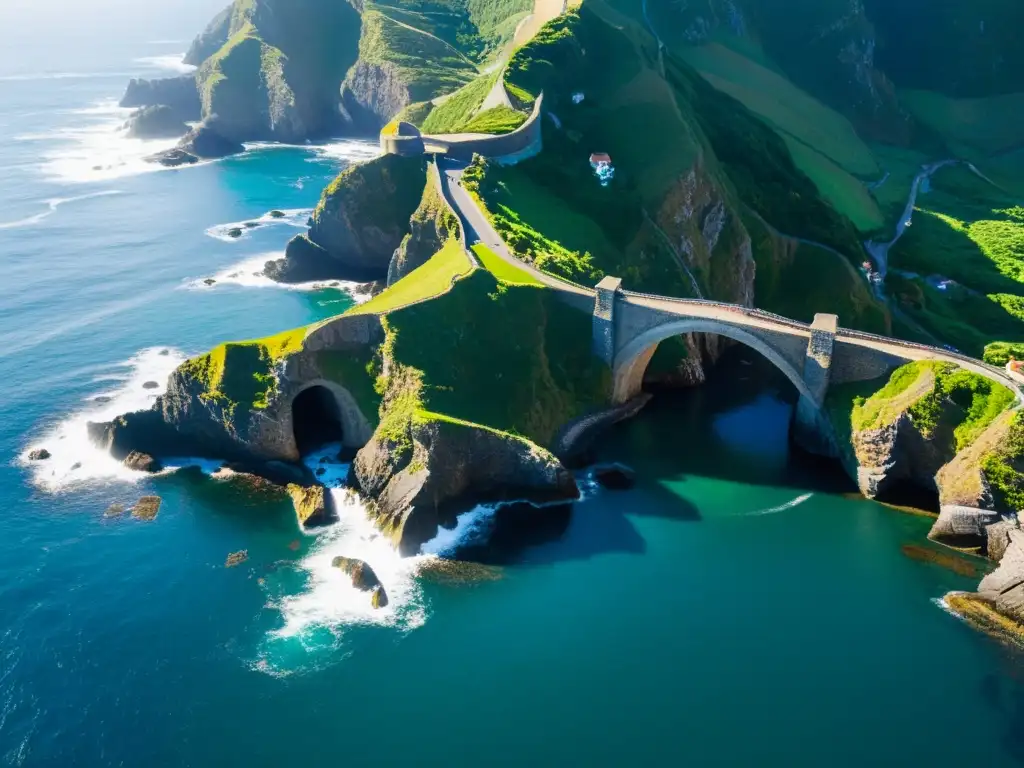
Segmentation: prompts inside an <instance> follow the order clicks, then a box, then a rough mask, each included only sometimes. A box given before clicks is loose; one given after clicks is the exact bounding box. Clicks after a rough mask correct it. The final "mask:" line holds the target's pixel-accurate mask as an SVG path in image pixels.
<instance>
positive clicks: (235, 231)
mask: <svg viewBox="0 0 1024 768" xmlns="http://www.w3.org/2000/svg"><path fill="white" fill-rule="evenodd" d="M226 234H227V236H228V237H231V238H234V239H236V240H237V239H238V238H240V237H241V236H242V230H241V228H239V227H232V228H231V229H229V230H228V231H227V233H226Z"/></svg>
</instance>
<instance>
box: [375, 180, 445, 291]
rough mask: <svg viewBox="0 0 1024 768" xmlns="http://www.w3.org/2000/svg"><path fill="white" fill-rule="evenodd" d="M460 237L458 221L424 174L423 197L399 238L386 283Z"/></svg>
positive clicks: (402, 274)
mask: <svg viewBox="0 0 1024 768" xmlns="http://www.w3.org/2000/svg"><path fill="white" fill-rule="evenodd" d="M458 236H459V220H458V219H457V218H456V217H455V215H454V214H453V213H452V212H451V210H450V209H449V208H448V207H447V206H446V205H445V204H444V201H443V199H442V198H441V193H440V190H438V188H437V183H436V181H435V179H434V171H433V170H432V169H431V170H430V171H429V172H428V174H427V183H426V186H425V187H424V188H423V197H422V198H421V199H420V204H419V207H418V208H417V209H416V210H415V211H414V212H413V214H412V217H411V218H410V220H409V233H408V234H407V235H406V236H405V237H404V238H402V242H401V244H400V245H399V246H398V248H397V250H395V254H394V256H393V257H392V258H391V263H390V265H389V266H388V280H387V284H388V285H389V286H390V285H394V284H395V283H397V282H398V281H399V280H401V279H402V278H403V277H405V276H406V275H408V274H409V273H410V272H412V271H413V270H415V269H416V268H417V267H421V266H423V265H424V264H426V263H427V260H428V259H430V257H431V256H433V255H434V254H435V253H437V252H438V251H440V250H441V248H442V247H443V246H444V244H445V243H446V242H447V241H448V240H449V239H451V238H453V237H458Z"/></svg>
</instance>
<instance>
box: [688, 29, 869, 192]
mask: <svg viewBox="0 0 1024 768" xmlns="http://www.w3.org/2000/svg"><path fill="white" fill-rule="evenodd" d="M680 55H681V56H682V57H683V58H684V59H685V60H686V62H687V63H688V64H690V65H691V66H692V67H693V68H694V69H696V70H697V71H698V72H699V73H700V74H701V76H702V77H704V79H705V80H707V81H708V82H709V83H710V84H711V85H712V86H714V87H715V88H716V89H718V90H719V91H722V92H723V93H727V94H728V95H730V96H732V97H733V98H734V99H736V100H737V101H739V102H740V103H742V104H743V106H745V107H746V108H747V109H749V110H750V111H751V112H753V113H754V114H756V115H758V116H759V117H761V118H763V119H764V120H765V122H767V123H768V124H769V125H770V126H771V127H772V128H774V129H775V130H776V131H778V132H779V134H780V136H781V137H782V138H783V139H787V138H790V139H794V140H795V141H796V142H798V143H799V144H801V145H803V146H804V147H806V148H808V149H810V150H813V151H814V152H816V153H818V154H820V155H824V157H826V158H828V160H830V161H831V162H832V163H834V164H835V165H838V166H839V167H840V168H841V169H843V170H845V171H848V172H849V173H852V174H854V175H856V176H861V177H874V176H877V175H879V174H880V171H879V168H878V163H877V161H876V160H875V158H874V155H873V154H872V152H871V150H870V149H869V148H868V146H867V145H866V144H865V143H864V142H863V141H862V140H861V138H860V137H859V136H858V135H857V132H856V131H855V130H854V128H853V125H851V124H850V121H849V120H847V119H846V118H845V117H843V116H842V115H840V114H839V113H838V112H836V111H834V110H832V109H830V108H829V107H827V106H825V105H824V104H822V103H821V102H820V101H818V100H817V99H815V98H814V97H813V96H811V95H810V94H808V93H807V92H806V91H803V90H801V89H800V88H798V87H797V86H796V85H794V84H793V82H792V81H790V80H789V79H788V78H786V77H785V76H783V75H781V74H779V73H778V72H776V71H773V70H772V69H769V68H768V67H766V66H763V65H762V64H760V63H758V62H756V61H754V60H752V59H750V58H748V57H746V56H743V55H741V54H740V53H738V52H736V51H735V50H730V49H729V48H727V47H725V46H724V45H720V44H718V43H712V44H710V45H704V46H699V47H686V48H680ZM787 143H788V142H787ZM803 159H804V158H799V157H794V160H795V161H796V163H797V166H798V167H799V168H800V169H801V170H802V171H803V172H804V173H806V174H807V175H808V176H810V177H811V178H814V174H813V173H812V172H811V170H810V169H809V166H805V165H804V164H803V162H801V161H802V160H803ZM811 162H818V161H816V160H815V161H811Z"/></svg>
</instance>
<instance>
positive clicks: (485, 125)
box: [462, 106, 529, 134]
mask: <svg viewBox="0 0 1024 768" xmlns="http://www.w3.org/2000/svg"><path fill="white" fill-rule="evenodd" d="M528 117H529V115H527V114H526V113H525V112H519V111H517V110H514V109H511V108H509V107H504V106H502V107H492V108H491V109H488V110H487V111H486V112H481V113H480V114H478V115H477V116H476V117H474V118H473V119H472V120H470V121H469V122H468V123H467V124H466V126H465V127H464V128H463V129H462V130H464V131H465V132H466V133H492V134H502V133H512V131H514V130H515V129H516V128H518V127H519V126H521V125H522V124H523V123H525V122H526V120H527V118H528Z"/></svg>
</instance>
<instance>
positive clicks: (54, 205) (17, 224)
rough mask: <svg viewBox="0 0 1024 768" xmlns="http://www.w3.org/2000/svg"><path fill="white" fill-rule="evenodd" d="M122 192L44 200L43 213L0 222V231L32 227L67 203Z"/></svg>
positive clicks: (110, 191)
mask: <svg viewBox="0 0 1024 768" xmlns="http://www.w3.org/2000/svg"><path fill="white" fill-rule="evenodd" d="M120 194H121V191H120V190H118V189H108V190H104V191H102V192H92V193H91V194H88V195H79V196H78V197H55V198H53V199H52V200H43V201H42V202H41V203H40V205H45V206H47V209H46V210H45V211H43V212H41V213H37V214H35V215H34V216H27V217H25V218H24V219H18V220H17V221H5V222H0V229H19V228H21V227H30V226H32V225H33V224H38V223H39V222H41V221H43V220H45V219H47V218H49V217H50V216H52V215H53V214H54V213H56V211H57V209H58V208H60V207H61V206H62V205H66V204H67V203H77V202H80V201H82V200H91V199H93V198H96V197H107V196H109V195H120Z"/></svg>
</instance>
